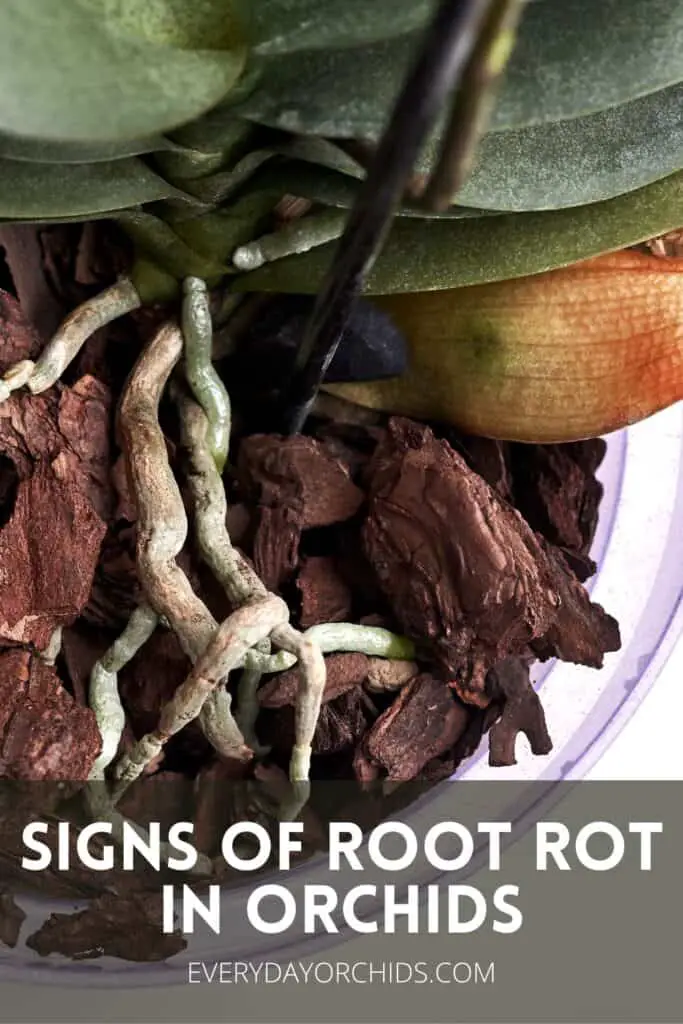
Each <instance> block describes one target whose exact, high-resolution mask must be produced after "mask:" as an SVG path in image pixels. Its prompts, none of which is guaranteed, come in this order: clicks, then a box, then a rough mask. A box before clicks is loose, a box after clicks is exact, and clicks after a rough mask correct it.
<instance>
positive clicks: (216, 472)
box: [0, 224, 414, 871]
mask: <svg viewBox="0 0 683 1024" xmlns="http://www.w3.org/2000/svg"><path fill="white" fill-rule="evenodd" d="M321 227H322V228H323V229H326V228H327V227H328V225H326V224H323V225H321ZM139 306H140V297H139V295H138V294H137V292H136V290H135V288H134V287H133V285H132V283H131V282H130V281H129V280H127V279H125V278H122V279H121V280H119V281H118V282H117V284H115V285H114V286H112V287H111V288H109V289H107V290H106V291H104V292H102V293H101V294H100V295H98V296H96V297H95V298H94V299H91V300H89V301H88V302H86V303H84V304H83V305H82V306H80V307H79V308H78V309H77V310H75V311H74V313H72V314H71V315H70V316H69V317H68V318H67V320H66V321H65V322H64V324H63V325H62V327H61V328H60V329H59V331H58V332H57V333H56V334H55V336H54V337H53V339H52V341H51V342H50V343H49V344H48V346H47V347H46V349H45V351H44V352H43V354H42V355H41V357H40V359H39V360H38V361H37V363H35V364H34V363H33V362H31V361H30V360H24V361H23V362H21V363H19V364H17V365H16V366H14V367H13V368H11V369H10V370H9V371H8V372H7V373H6V374H5V376H4V378H3V379H2V380H0V401H3V400H5V399H6V398H8V397H9V396H10V394H11V393H12V391H14V390H16V389H17V388H19V387H23V386H28V388H29V390H30V391H31V392H32V393H34V394H38V393H40V392H42V391H45V390H46V389H47V388H49V387H50V386H51V385H52V384H54V383H55V382H56V381H57V380H58V379H59V377H60V375H61V374H62V373H63V371H64V370H65V369H66V367H67V366H68V365H69V363H70V362H71V361H72V359H73V358H74V357H75V356H76V354H77V353H78V351H79V350H80V348H81V347H82V345H83V344H84V342H85V341H86V340H87V339H88V337H90V336H91V335H92V334H93V333H94V332H95V331H96V330H97V329H98V328H100V327H102V326H104V325H105V324H106V323H109V322H110V321H112V320H114V319H116V318H117V317H119V316H123V315H124V314H125V313H128V312H130V311H132V310H134V309H136V308H138V307H139ZM212 344H213V337H212V324H211V317H210V312H209V302H208V293H207V289H206V286H205V285H204V282H202V281H200V280H198V279H196V278H189V279H188V280H187V281H186V282H185V285H184V289H183V307H182V317H181V325H179V324H177V323H175V322H168V323H166V324H164V325H163V326H162V327H161V328H160V329H159V330H158V331H157V333H156V335H155V336H154V337H153V338H152V340H151V341H150V342H149V344H148V345H147V346H146V348H145V350H144V351H143V353H142V354H141V356H140V358H139V359H138V362H137V364H136V365H135V367H134V369H133V372H132V374H131V376H130V378H129V380H128V382H127V384H126V387H125V389H124V393H123V395H122V397H121V402H120V405H119V409H118V415H117V436H118V440H119V443H120V445H121V448H122V451H123V453H124V457H125V460H126V466H127V472H128V477H129V482H130V487H131V491H132V494H133V495H134V498H135V501H136V505H137V512H138V520H137V570H138V578H139V582H140V585H141V587H142V590H143V592H144V595H145V597H144V601H143V602H142V603H141V604H140V605H139V607H138V608H137V609H136V610H135V611H134V612H133V614H132V615H131V617H130V620H129V622H128V624H127V626H126V628H125V629H124V631H123V633H122V634H121V635H120V636H119V637H118V639H117V640H116V641H115V643H114V644H113V645H112V646H111V647H110V648H109V650H108V651H106V652H105V654H104V655H103V656H102V657H101V658H100V659H99V660H98V661H97V662H96V664H95V665H94V667H93V669H92V672H91V676H90V694H89V701H90V705H91V707H92V709H93V711H94V713H95V717H96V720H97V723H98V727H99V729H100V733H101V737H102V747H101V751H100V754H99V756H98V758H97V760H96V761H95V764H94V765H93V768H92V772H91V776H90V778H91V786H90V787H88V794H89V795H88V800H89V804H90V805H91V810H92V811H93V813H94V812H97V814H96V816H99V817H102V816H106V817H107V818H108V820H110V821H112V823H113V824H114V827H115V833H116V831H117V830H119V831H120V827H121V825H122V822H123V821H124V819H123V818H122V817H121V815H120V814H119V813H118V812H117V811H116V810H115V808H114V804H115V803H116V801H117V799H119V798H120V796H121V794H122V793H123V791H124V790H125V789H126V788H127V787H128V786H129V785H130V784H131V782H132V781H133V780H134V779H136V778H138V777H139V776H140V775H141V774H142V773H143V772H144V770H145V768H146V767H147V766H149V765H150V764H151V763H152V762H153V761H154V760H155V758H156V757H157V756H158V755H159V754H160V753H161V751H162V750H163V747H164V745H165V744H166V742H167V741H168V740H169V739H170V738H171V737H172V736H173V735H175V734H176V733H177V732H179V731H180V730H181V729H182V728H183V727H184V726H185V725H187V724H188V723H189V722H191V721H193V720H195V719H198V721H199V724H200V726H201V728H202V730H203V732H204V734H205V736H206V737H207V739H208V740H209V742H210V743H211V744H212V746H213V747H214V748H215V749H216V750H217V751H218V753H219V754H221V755H222V756H224V757H226V758H233V759H238V760H242V761H244V760H249V759H251V758H252V757H253V756H254V754H255V753H256V754H263V753H265V752H266V748H264V747H262V746H261V745H260V744H259V742H258V739H257V735H256V725H257V715H258V709H259V704H258V698H257V691H258V688H259V685H260V683H261V680H262V677H263V676H264V675H265V674H270V673H273V672H280V671H283V670H285V669H287V668H289V667H291V666H292V665H294V664H295V663H297V662H298V663H299V665H300V673H299V676H300V685H299V692H298V694H297V699H296V709H295V710H296V714H295V745H294V748H293V750H292V755H291V760H290V767H289V777H290V791H289V793H288V794H287V796H286V798H285V799H284V800H283V802H282V805H281V807H280V816H281V817H282V818H285V819H291V818H294V817H296V816H297V815H298V814H299V812H300V811H301V809H302V807H303V805H304V804H305V803H306V800H307V799H308V792H309V773H310V761H311V749H312V743H313V738H314V734H315V730H316V726H317V722H318V717H319V714H320V707H321V703H322V699H323V693H324V689H325V676H326V669H325V659H324V654H325V653H327V652H332V651H360V652H362V653H365V654H368V655H370V656H371V657H374V658H390V659H404V660H406V659H412V658H413V657H414V649H413V645H412V644H411V643H410V641H408V640H405V639H404V638H402V637H397V636H395V635H394V634H392V633H389V632H388V631H386V630H382V629H378V628H375V627H365V626H356V625H354V624H352V623H333V624H326V625H322V626H315V627H313V628H312V629H309V630H307V631H306V632H304V633H302V632H300V631H299V630H297V629H295V628H294V627H293V626H292V625H291V623H290V622H289V609H288V608H287V605H286V604H285V602H284V601H283V600H282V599H281V598H279V597H277V596H276V595H274V594H271V593H269V592H268V591H267V590H266V588H265V586H264V584H263V583H262V581H261V580H260V579H259V577H258V576H257V574H256V573H255V572H254V570H253V569H252V567H251V566H250V564H249V563H248V561H247V560H246V559H245V558H244V557H243V555H242V554H241V553H240V552H239V551H237V550H236V549H235V548H234V547H233V545H232V543H231V540H230V536H229V534H228V531H227V528H226V515H227V502H226V496H225V489H224V487H223V481H222V479H221V470H222V468H223V465H224V463H225V459H226V457H227V452H228V445H229V441H230V426H231V414H230V412H231V411H230V399H229V395H228V392H227V390H226V388H225V386H224V384H223V382H222V380H221V379H220V378H219V376H218V374H217V373H216V371H215V369H214V367H213V364H212ZM182 357H184V365H183V369H184V376H185V379H186V381H187V384H188V385H189V388H190V390H191V392H192V396H193V397H190V395H189V394H188V393H187V391H186V390H185V389H184V387H183V386H182V385H181V384H180V382H179V381H178V380H174V381H173V383H172V384H171V394H172V397H173V398H174V400H175V402H176V404H177V406H178V409H179V412H180V422H181V429H182V442H183V446H184V449H185V455H186V462H187V481H188V485H189V491H190V495H191V498H192V504H193V511H194V517H193V522H194V535H195V536H194V539H195V542H196V545H197V549H198V551H199V554H200V556H201V558H202V559H203V561H204V562H205V563H206V565H207V566H208V567H209V569H210V570H211V571H212V573H213V575H214V576H215V578H216V580H217V581H218V582H219V583H220V585H221V586H222V587H223V589H224V591H225V594H226V596H227V598H228V600H229V602H230V604H231V605H232V607H233V611H232V613H231V614H230V615H229V616H228V618H227V619H226V620H225V621H224V622H223V623H218V622H217V621H216V620H215V619H214V617H213V616H212V614H211V612H210V611H209V609H208V608H207V606H206V605H205V604H204V602H203V601H202V600H201V599H200V598H199V597H198V596H197V594H195V592H194V591H193V589H192V586H191V584H190V581H189V579H188V578H187V576H186V575H185V573H184V572H183V571H182V569H181V568H180V566H179V565H178V564H177V561H176V559H177V556H178V554H179V553H180V552H181V550H182V548H183V547H184V545H185V543H186V540H187V536H188V520H187V515H186V512H185V507H184V504H183V500H182V497H181V493H180V490H179V487H178V484H177V483H176V480H175V478H174V475H173V472H172V470H171V467H170V464H169V460H168V452H167V447H166V442H165V439H164V435H163V433H162V430H161V427H160V425H159V415H158V413H159V403H160V400H161V396H162V394H163V392H164V389H165V388H166V386H167V384H168V383H169V381H170V378H171V375H172V374H173V371H174V369H175V368H176V365H177V364H178V363H179V362H180V360H181V358H182ZM159 623H162V624H163V625H164V626H167V627H168V628H170V629H172V630H173V631H174V633H175V634H176V636H177V637H178V640H179V642H180V645H181V647H182V648H183V650H184V652H185V653H186V655H187V656H188V658H189V660H190V662H191V663H192V669H191V671H190V673H189V675H188V677H187V679H186V680H185V682H184V683H182V684H181V685H180V686H179V687H178V689H177V690H176V692H175V693H174V695H173V697H172V698H171V700H170V701H169V702H168V703H167V704H166V705H165V706H164V707H163V708H162V711H161V714H160V718H159V723H158V725H157V728H156V729H155V730H154V731H153V732H150V733H148V734H147V735H146V736H143V737H142V738H141V739H140V740H138V742H137V743H136V744H135V745H134V747H133V748H132V750H130V751H128V753H126V754H124V755H123V756H122V757H121V758H120V759H119V761H118V763H117V762H116V757H117V753H118V748H119V744H120V740H121V735H122V733H123V729H124V725H125V713H124V710H123V707H122V704H121V699H120V696H119V690H118V673H119V671H120V670H121V669H122V668H123V667H124V665H126V664H127V663H128V662H129V661H130V660H131V659H132V658H133V657H134V656H135V654H136V653H137V652H138V651H139V650H140V649H141V647H142V646H143V645H144V644H145V643H146V642H147V640H148V639H149V638H150V637H151V636H152V634H153V632H154V630H155V629H156V628H157V625H158V624H159ZM59 641H60V638H59V636H58V635H56V636H55V638H54V651H53V650H52V646H51V648H50V650H49V651H47V652H46V657H48V658H50V657H53V656H54V654H56V652H57V651H58V648H59ZM237 669H241V670H242V676H241V679H240V682H239V686H238V689H237V698H238V707H237V711H236V714H233V709H232V698H231V695H230V693H229V692H228V690H227V689H226V685H225V684H226V682H227V680H228V677H229V675H230V673H231V672H233V671H235V670H237ZM112 763H113V775H114V778H115V780H116V781H115V784H114V789H113V791H110V789H109V788H108V787H107V786H106V785H105V784H104V779H105V773H106V771H107V769H108V768H109V767H110V765H112ZM100 784H101V785H100ZM100 790H101V791H100ZM206 867H207V865H206V864H201V865H199V866H198V869H199V870H200V871H204V870H205V869H206Z"/></svg>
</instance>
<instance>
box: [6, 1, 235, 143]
mask: <svg viewBox="0 0 683 1024" xmlns="http://www.w3.org/2000/svg"><path fill="white" fill-rule="evenodd" d="M232 9H233V4H232V3H231V2H229V0H201V2H199V0H196V2H193V3H192V4H188V3H186V2H185V0H153V2H150V0H68V2H64V0H3V3H2V7H1V11H0V17H1V21H0V131H2V132H4V133H7V134H14V135H18V136H22V137H26V136H27V137H30V138H33V139H45V140H52V141H72V142H112V141H118V140H121V139H134V138H138V137H140V136H145V135H156V134H158V133H161V132H166V131H169V130H171V129H172V128H174V127H176V126H178V125H180V124H183V123H184V122H186V121H189V120H191V119H192V118H195V117H198V116H199V115H200V114H202V113H203V112H204V111H206V110H208V109H209V108H210V107H211V106H213V105H214V104H215V103H217V102H218V101H219V100H220V99H222V98H223V97H224V96H225V95H226V94H227V92H228V91H229V90H230V88H231V87H232V86H233V84H234V83H235V81H236V80H237V78H238V76H239V75H240V73H241V71H242V69H243V65H244V60H245V54H246V51H245V48H244V45H243V43H242V40H241V36H240V34H239V30H238V27H237V26H236V25H235V23H234V18H233V17H231V11H232ZM183 12H184V13H183ZM212 39H213V40H215V41H211V40H212ZM228 44H230V46H231V48H226V47H227V46H228ZM192 45H194V46H198V48H196V49H189V48H187V47H189V46H192ZM216 45H219V46H220V47H221V49H216ZM199 47H201V48H199Z"/></svg>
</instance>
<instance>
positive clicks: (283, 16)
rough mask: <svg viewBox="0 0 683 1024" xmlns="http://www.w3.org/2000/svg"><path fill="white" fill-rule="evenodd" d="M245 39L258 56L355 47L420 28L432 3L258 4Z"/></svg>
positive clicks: (334, 0) (326, 0)
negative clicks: (249, 42) (250, 43)
mask: <svg viewBox="0 0 683 1024" xmlns="http://www.w3.org/2000/svg"><path fill="white" fill-rule="evenodd" d="M252 6H253V10H252V11H251V12H250V14H251V25H250V32H249V37H250V41H251V42H252V44H253V47H254V49H255V51H256V52H257V53H260V54H268V55H270V54H276V53H291V52H293V51H297V50H315V49H327V48H329V47H334V48H335V49H338V48H341V47H346V46H359V45H361V44H363V43H372V42H377V41H380V40H382V39H390V38H392V37H394V36H399V35H403V34H405V33H406V32H412V31H414V30H415V29H422V28H423V27H424V26H425V25H426V24H427V22H428V20H429V18H430V17H431V15H432V13H433V11H434V10H435V6H436V5H435V0H345V2H344V3H340V2H339V0H261V2H260V3H254V4H253V5H252Z"/></svg>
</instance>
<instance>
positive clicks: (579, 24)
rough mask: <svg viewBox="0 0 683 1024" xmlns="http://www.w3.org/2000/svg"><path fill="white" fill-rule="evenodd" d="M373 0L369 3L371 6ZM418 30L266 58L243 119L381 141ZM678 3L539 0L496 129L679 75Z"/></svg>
mask: <svg viewBox="0 0 683 1024" xmlns="http://www.w3.org/2000/svg"><path fill="white" fill-rule="evenodd" d="M368 6H370V5H368ZM419 38H420V37H419V34H417V33H414V34H412V35H404V36H401V37H399V38H395V39H389V40H386V39H385V40H383V41H381V42H377V43H374V44H371V45H365V46H358V47H355V48H353V49H343V48H336V49H329V50H319V51H315V50H310V51H308V52H304V53H294V54H287V55H283V56H279V57H273V58H270V59H268V60H264V61H263V62H262V64H261V67H260V82H259V84H258V85H257V87H256V88H255V90H254V91H253V92H252V94H251V95H250V96H248V97H247V98H246V99H245V100H244V101H243V102H242V104H241V105H240V107H239V109H240V111H241V112H242V113H243V114H244V116H246V117H249V118H251V119H252V120H255V121H260V122H262V123H264V124H269V125H273V126H275V127H280V128H284V129H286V130H291V131H295V132H301V133H305V134H319V135H329V136H337V137H346V138H363V139H377V138H379V136H380V134H381V131H382V128H383V126H384V124H385V122H386V119H387V116H388V113H389V111H390V109H391V106H392V104H393V102H394V100H395V98H396V96H397V94H398V90H399V88H400V85H401V82H402V81H403V77H404V75H405V73H406V71H407V68H408V66H409V63H410V61H411V59H412V57H413V55H414V54H415V52H416V47H417V45H418V40H419ZM681 53H683V4H682V3H679V2H678V0H546V2H545V3H535V4H531V5H530V6H529V8H528V9H527V10H526V11H525V13H524V15H523V17H522V23H521V26H520V31H519V37H518V42H517V47H516V49H515V51H514V52H513V55H512V58H511V61H510V66H509V68H508V71H507V74H506V78H505V81H504V83H503V86H502V89H501V91H500V95H499V99H498V102H497V105H496V109H495V112H494V115H493V121H492V125H493V128H495V129H496V130H502V129H507V128H517V127H523V126H525V125H529V124H538V123H541V122H543V123H545V122H549V121H558V120H565V119H568V118H572V117H577V116H579V115H582V114H588V113H592V112H595V111H598V110H605V109H607V108H608V107H612V106H616V105H618V104H621V103H625V102H629V101H631V100H633V99H636V98H637V97H639V96H643V95H646V94H648V93H651V92H655V91H657V90H659V89H662V88H665V87H667V86H670V85H674V84H676V83H677V82H679V81H681V79H683V61H682V60H681Z"/></svg>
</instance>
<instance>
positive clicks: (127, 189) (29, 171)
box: [0, 157, 190, 220]
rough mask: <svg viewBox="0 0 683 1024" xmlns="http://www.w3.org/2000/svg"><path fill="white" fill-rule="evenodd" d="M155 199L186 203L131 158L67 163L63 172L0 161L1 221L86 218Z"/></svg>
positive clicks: (46, 166) (56, 168) (58, 168)
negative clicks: (87, 162)
mask: <svg viewBox="0 0 683 1024" xmlns="http://www.w3.org/2000/svg"><path fill="white" fill-rule="evenodd" d="M161 199H183V200H185V201H188V202H189V201H190V197H189V196H185V195H184V194H183V193H182V192H179V191H178V190H177V189H175V188H173V186H172V185H169V184H168V183H167V182H166V181H164V179H163V178H160V177H159V175H158V174H155V173H154V171H152V170H151V169H150V168H149V167H147V165H146V164H144V163H143V161H142V160H138V159H137V158H136V157H131V158H130V159H128V160H113V161H110V162H109V163H99V164H72V165H70V166H69V167H68V168H67V169H65V168H64V167H61V166H60V165H59V164H38V163H24V162H22V161H19V160H0V217H2V218H5V219H13V220H44V219H50V220H55V219H57V218H62V219H63V218H65V217H83V218H84V219H89V218H90V217H92V216H93V215H96V214H101V213H105V212H107V211H109V210H118V209H122V208H124V207H128V206H138V205H142V204H143V203H153V202H158V201H159V200H161Z"/></svg>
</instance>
